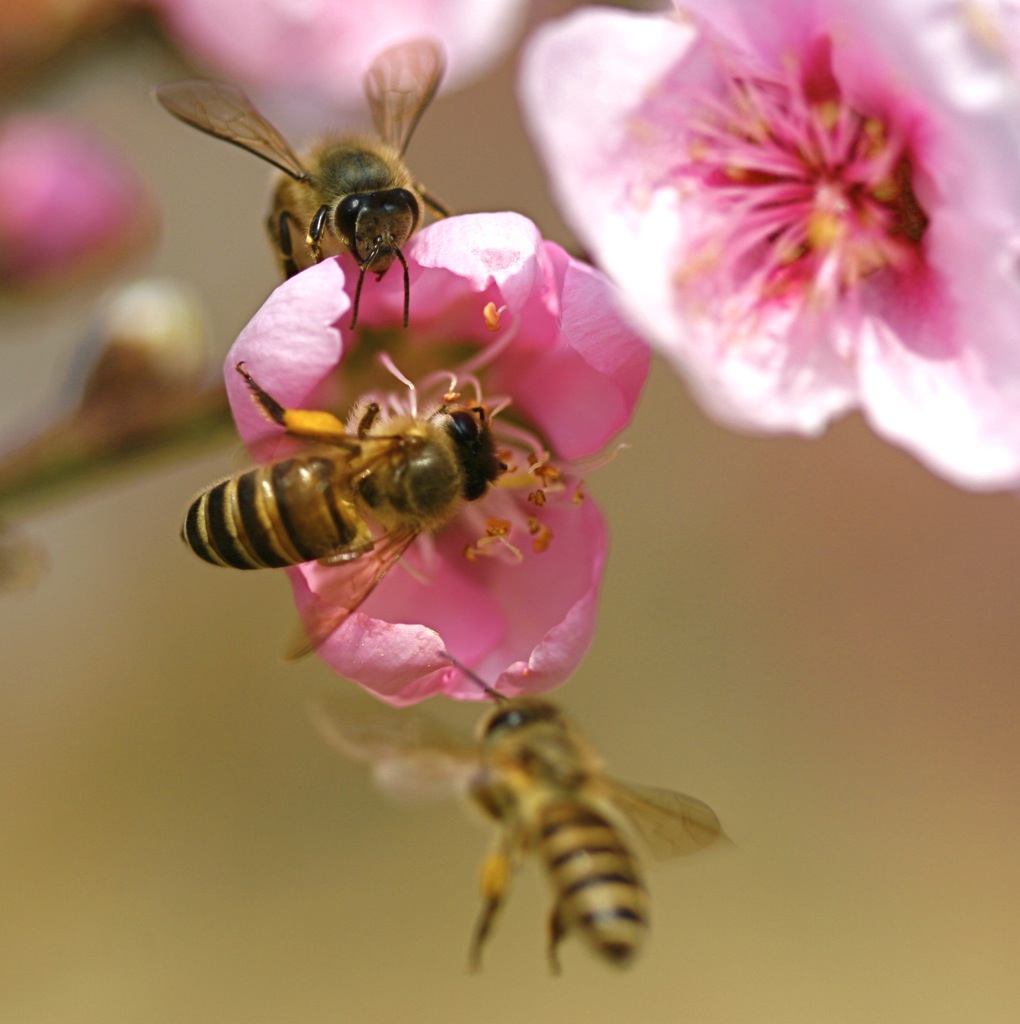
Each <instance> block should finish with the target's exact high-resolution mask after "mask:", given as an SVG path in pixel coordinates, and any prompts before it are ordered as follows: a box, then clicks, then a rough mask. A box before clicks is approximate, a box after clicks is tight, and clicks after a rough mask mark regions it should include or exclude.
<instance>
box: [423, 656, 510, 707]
mask: <svg viewBox="0 0 1020 1024" xmlns="http://www.w3.org/2000/svg"><path fill="white" fill-rule="evenodd" d="M439 653H440V655H441V656H442V657H444V658H446V660H447V661H448V662H449V663H450V664H451V665H452V666H453V667H454V668H459V669H460V670H461V672H463V673H464V675H466V676H467V677H468V679H470V680H471V682H473V683H474V684H475V685H476V686H479V687H481V689H482V690H483V691H484V692H485V694H486V696H488V697H491V698H492V699H493V700H494V701H496V703H497V704H501V703H502V702H503V701H505V700H506V699H507V697H506V694H503V693H500V692H499V690H496V689H493V687H491V686H489V684H488V683H487V682H486V681H485V680H484V679H483V678H482V677H481V676H480V675H478V673H477V672H475V671H474V670H473V669H470V668H468V667H467V665H465V664H464V662H462V661H458V660H457V659H456V658H455V657H454V656H453V655H452V654H450V652H449V651H440V652H439Z"/></svg>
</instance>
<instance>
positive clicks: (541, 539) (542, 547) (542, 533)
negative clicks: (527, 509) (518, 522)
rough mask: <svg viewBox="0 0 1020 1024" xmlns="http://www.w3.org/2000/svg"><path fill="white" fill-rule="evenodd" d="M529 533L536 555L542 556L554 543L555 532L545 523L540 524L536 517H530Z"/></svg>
mask: <svg viewBox="0 0 1020 1024" xmlns="http://www.w3.org/2000/svg"><path fill="white" fill-rule="evenodd" d="M528 533H530V534H531V537H532V541H531V546H532V548H533V549H534V551H535V554H537V555H540V554H541V553H542V552H543V551H546V550H548V548H549V545H550V544H551V543H552V539H553V532H552V530H550V529H549V527H548V526H546V525H545V523H540V522H539V521H538V520H537V519H536V518H535V517H534V516H528Z"/></svg>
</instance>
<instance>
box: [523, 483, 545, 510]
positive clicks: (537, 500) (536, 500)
mask: <svg viewBox="0 0 1020 1024" xmlns="http://www.w3.org/2000/svg"><path fill="white" fill-rule="evenodd" d="M547 500H548V499H547V498H546V496H545V491H543V490H542V489H541V488H539V489H538V490H537V491H532V492H531V493H530V494H529V495H528V501H530V502H531V504H532V505H537V506H538V507H539V508H541V507H542V506H543V505H544V504H545V503H546V501H547Z"/></svg>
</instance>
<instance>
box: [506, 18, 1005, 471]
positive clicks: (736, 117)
mask: <svg viewBox="0 0 1020 1024" xmlns="http://www.w3.org/2000/svg"><path fill="white" fill-rule="evenodd" d="M988 6H989V5H987V4H986V5H984V7H985V8H987V7H988ZM992 6H995V5H992ZM977 7H978V4H977V3H968V4H961V5H958V4H949V3H946V2H944V0H915V2H914V3H911V4H889V3H885V2H882V0H853V2H852V3H851V2H849V0H711V2H709V0H690V2H688V3H686V4H684V5H683V8H682V12H683V13H678V14H676V15H672V16H670V15H635V14H629V13H625V12H622V11H611V10H603V9H598V10H596V9H587V10H582V11H579V12H575V13H574V14H572V15H571V16H570V17H568V18H565V19H563V20H562V21H560V22H558V23H555V24H552V25H549V26H546V27H544V28H543V29H542V30H541V31H540V32H538V33H537V34H536V36H535V38H534V40H533V41H532V43H531V44H530V47H529V49H528V51H527V52H526V54H525V60H524V65H523V75H522V85H521V87H522V98H523V103H524V106H525V110H526V113H527V115H528V117H529V119H530V123H531V127H532V130H533V133H534V137H535V138H536V140H537V143H538V146H539V148H540V150H541V152H542V154H543V156H544V159H545V162H546V165H547V167H548V170H549V174H550V176H551V178H552V181H553V186H554V188H555V190H556V193H557V195H558V197H559V201H560V203H561V205H562V208H563V210H564V211H565V213H566V215H567V216H568V218H569V219H570V220H571V222H572V224H573V226H574V229H575V230H576V232H577V234H578V235H579V237H580V238H581V239H582V240H583V242H584V244H585V245H586V246H587V247H588V249H589V251H590V252H591V253H592V254H593V256H594V258H595V259H596V262H597V263H599V264H600V265H601V266H602V267H603V268H604V269H606V270H607V271H608V273H609V274H610V275H611V276H612V277H613V278H614V279H615V280H616V281H617V283H618V284H620V286H621V289H622V292H623V295H622V301H623V302H624V303H625V304H626V307H627V309H628V311H629V313H630V315H631V316H632V318H633V320H634V321H635V322H636V323H638V324H639V325H640V326H641V328H642V329H643V330H644V331H645V333H646V334H647V335H648V336H649V337H650V338H652V339H653V341H654V342H655V343H656V344H657V345H658V347H660V348H661V349H662V350H663V351H664V352H665V353H666V354H667V355H668V356H669V357H671V359H672V360H673V361H674V363H675V364H676V365H677V366H678V367H679V368H680V369H681V370H682V371H683V372H684V373H685V374H686V375H687V378H688V380H689V381H690V382H691V384H692V386H693V388H694V390H695V391H696V393H697V395H698V397H699V398H700V400H701V401H702V402H703V403H704V404H705V405H706V406H707V408H708V409H709V410H710V411H711V412H712V413H713V414H715V415H716V416H718V417H719V418H720V419H722V420H724V421H726V422H728V423H729V424H731V425H734V426H736V427H740V428H745V429H757V430H788V431H797V432H801V433H805V434H814V433H818V432H820V431H821V430H822V429H823V428H824V427H825V425H826V424H827V423H828V422H829V421H830V420H831V419H833V418H834V417H836V416H838V415H840V414H842V413H844V412H846V411H848V410H850V409H854V408H859V409H861V410H862V411H863V413H864V415H865V416H866V417H867V418H868V420H869V421H870V422H871V424H872V425H873V426H874V428H875V429H876V431H878V432H879V433H880V434H882V435H883V436H884V437H886V438H887V439H889V440H891V441H893V442H895V443H897V444H899V445H902V446H903V447H905V448H907V449H908V450H910V451H911V452H912V453H913V454H914V455H916V456H917V457H918V458H919V459H921V460H922V461H923V462H924V463H926V464H927V465H928V466H929V467H930V468H932V469H934V470H935V471H937V472H939V473H942V474H943V475H945V476H946V477H948V478H949V479H950V480H952V481H954V482H956V483H958V484H960V485H963V486H967V487H973V488H993V487H1008V486H1015V485H1016V484H1017V483H1018V482H1020V272H1018V267H1020V264H1018V256H1020V175H1018V173H1017V167H1018V164H1020V159H1018V158H1020V103H1018V95H1020V90H1018V80H1017V76H1016V74H1015V65H1014V63H1013V62H1012V61H1011V59H1010V58H1009V54H1008V52H1007V48H1006V46H1005V44H1006V42H1007V41H1008V39H1009V38H1014V37H1010V36H1009V35H1008V34H1002V35H1000V36H998V37H996V36H986V37H982V36H981V34H980V29H981V26H982V25H985V26H986V27H987V22H982V21H981V19H980V18H978V17H977V15H976V14H975V8H977ZM1003 24H1004V25H1005V24H1006V23H1005V22H1003ZM1005 31H1006V30H1005V28H1004V29H1003V32H1004V33H1005ZM996 39H998V41H999V42H1000V43H1002V44H1003V47H1002V48H1000V50H996V49H995V46H994V45H993V44H995V42H996Z"/></svg>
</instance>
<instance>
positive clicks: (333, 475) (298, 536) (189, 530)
mask: <svg viewBox="0 0 1020 1024" xmlns="http://www.w3.org/2000/svg"><path fill="white" fill-rule="evenodd" d="M237 371H238V373H240V374H241V376H242V377H243V378H244V380H245V382H246V383H247V385H248V387H249V389H250V391H251V393H252V397H253V400H254V401H255V402H256V403H257V404H258V406H259V407H260V409H261V410H262V411H263V412H264V413H265V415H266V416H267V417H268V418H269V419H270V420H272V421H273V422H275V423H277V424H279V425H280V426H282V427H284V429H285V430H286V431H287V433H288V434H290V435H291V436H293V437H296V438H301V439H303V440H305V441H308V442H311V443H312V445H313V447H311V448H309V450H307V451H305V452H300V453H298V454H296V455H293V456H291V457H289V458H284V459H278V460H276V461H274V462H269V463H266V464H265V465H262V466H258V467H256V468H255V469H250V470H247V471H246V472H243V473H240V474H238V475H235V476H231V477H228V478H226V479H225V480H221V481H219V482H218V483H215V484H213V485H212V486H211V487H208V488H206V489H205V490H204V491H202V493H201V494H199V495H198V497H197V498H195V500H194V501H193V502H192V504H191V507H190V508H189V509H188V513H187V516H186V517H185V521H184V526H183V528H182V530H181V536H182V537H183V539H184V541H185V543H186V544H187V545H188V546H189V547H190V548H191V550H192V551H194V552H195V554H197V555H198V556H199V557H200V558H203V559H205V561H207V562H210V563H212V564H213V565H221V566H229V567H232V568H235V569H264V568H281V567H284V566H290V565H298V564H300V563H302V562H310V561H318V562H320V563H322V564H324V565H331V566H334V567H335V569H336V573H337V581H336V583H337V585H336V587H335V589H334V601H335V602H336V603H331V604H329V605H328V606H325V605H324V606H323V608H322V612H321V619H318V620H317V621H313V622H310V623H309V622H306V624H305V625H306V631H307V634H308V640H309V641H310V646H309V647H308V648H304V647H302V649H301V650H299V651H294V652H292V653H293V654H294V655H297V654H301V653H305V650H306V649H311V648H313V647H315V646H317V645H318V644H319V643H321V642H322V641H323V640H324V639H325V638H326V637H327V636H329V635H330V634H331V633H332V632H333V631H334V630H336V629H337V628H338V627H339V626H340V625H341V624H342V623H343V621H344V620H345V619H346V618H347V616H349V615H350V614H351V613H352V612H353V611H355V610H356V609H357V608H358V607H359V606H360V605H361V603H362V602H363V601H364V600H365V598H366V597H368V595H369V594H370V593H371V592H372V590H373V589H374V587H375V586H376V584H378V583H379V581H380V580H381V579H382V578H383V577H384V576H385V575H386V573H387V572H388V571H389V569H390V568H392V566H393V565H394V564H395V563H396V562H397V560H398V559H399V558H400V557H401V555H402V554H403V553H404V552H405V551H406V550H407V548H408V546H409V545H410V544H411V542H412V541H413V540H414V539H415V538H416V537H417V536H418V535H419V534H421V533H423V532H436V531H438V530H440V529H442V528H443V527H444V526H446V525H447V524H448V523H449V522H450V521H451V520H452V519H453V518H454V516H456V514H457V511H458V509H459V508H460V506H461V504H462V503H463V502H466V501H475V500H477V499H478V498H480V497H481V496H482V495H483V494H485V492H486V490H487V489H488V487H489V485H490V484H491V483H492V482H493V481H494V480H495V479H496V478H497V477H498V476H499V474H500V473H501V472H502V471H503V470H504V469H505V467H504V466H503V464H502V463H501V462H500V461H499V456H498V455H497V452H496V446H495V441H494V438H493V434H492V428H491V425H490V421H489V415H488V412H487V410H486V408H485V406H483V405H480V404H477V403H459V402H456V401H455V400H454V397H455V396H450V395H448V396H446V398H444V401H443V402H442V404H441V405H440V406H439V407H438V408H437V409H436V410H435V411H434V412H432V413H430V414H428V415H417V413H416V412H415V413H411V412H408V413H401V414H398V415H389V416H387V415H382V414H381V412H380V407H379V405H378V404H376V403H374V402H372V403H368V404H367V405H364V406H363V407H360V409H359V415H358V418H357V422H356V423H355V426H354V429H353V431H348V429H347V427H346V426H345V425H344V424H343V423H342V422H341V421H340V420H339V419H337V418H336V417H335V416H333V415H332V413H328V412H320V411H315V410H308V409H287V408H284V406H282V405H281V404H280V403H279V402H277V401H276V399H274V398H273V397H272V396H271V395H269V394H267V393H266V392H265V391H264V390H263V389H262V388H261V387H260V386H259V385H258V384H257V383H256V382H255V380H254V379H253V378H252V376H251V374H249V373H248V372H247V371H246V370H245V369H244V365H243V364H241V363H239V364H238V365H237Z"/></svg>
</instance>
